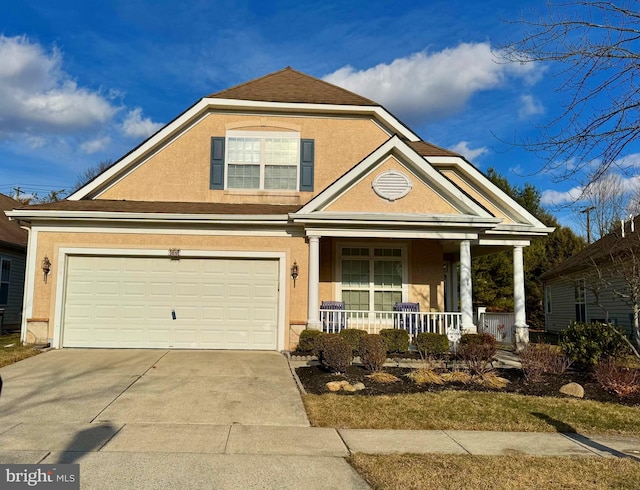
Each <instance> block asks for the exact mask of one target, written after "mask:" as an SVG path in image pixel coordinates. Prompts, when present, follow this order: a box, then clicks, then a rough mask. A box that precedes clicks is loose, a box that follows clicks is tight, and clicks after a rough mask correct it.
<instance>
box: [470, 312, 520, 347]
mask: <svg viewBox="0 0 640 490" xmlns="http://www.w3.org/2000/svg"><path fill="white" fill-rule="evenodd" d="M515 322H516V314H515V313H486V312H483V313H480V314H479V315H478V332H481V333H490V334H491V335H493V336H494V337H495V338H496V341H497V342H500V343H501V344H508V345H511V344H512V343H513V331H514V328H513V325H514V324H515Z"/></svg>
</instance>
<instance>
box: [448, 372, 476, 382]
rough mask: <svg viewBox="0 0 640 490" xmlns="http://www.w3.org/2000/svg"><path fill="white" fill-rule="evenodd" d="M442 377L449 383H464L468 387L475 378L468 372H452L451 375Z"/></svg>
mask: <svg viewBox="0 0 640 490" xmlns="http://www.w3.org/2000/svg"><path fill="white" fill-rule="evenodd" d="M441 377H442V379H443V380H444V381H446V382H447V383H462V384H465V385H466V384H469V383H471V382H472V381H473V376H471V375H470V374H469V373H468V372H466V371H451V372H449V373H442V374H441Z"/></svg>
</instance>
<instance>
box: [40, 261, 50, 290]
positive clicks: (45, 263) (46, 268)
mask: <svg viewBox="0 0 640 490" xmlns="http://www.w3.org/2000/svg"><path fill="white" fill-rule="evenodd" d="M41 267H42V272H44V283H45V284H47V276H48V275H49V272H50V271H51V261H50V260H49V257H47V256H46V255H45V256H44V259H42V264H41Z"/></svg>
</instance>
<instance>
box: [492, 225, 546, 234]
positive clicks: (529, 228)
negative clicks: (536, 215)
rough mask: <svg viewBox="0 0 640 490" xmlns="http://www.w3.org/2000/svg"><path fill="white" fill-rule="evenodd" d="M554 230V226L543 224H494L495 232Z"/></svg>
mask: <svg viewBox="0 0 640 490" xmlns="http://www.w3.org/2000/svg"><path fill="white" fill-rule="evenodd" d="M554 230H555V228H553V227H550V226H544V225H542V227H534V226H528V225H521V224H511V223H501V224H500V225H498V226H496V227H495V229H494V231H495V232H496V233H500V232H506V233H510V232H514V233H521V232H525V233H529V232H533V233H540V234H545V235H546V234H547V233H553V231H554Z"/></svg>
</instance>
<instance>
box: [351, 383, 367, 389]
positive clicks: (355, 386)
mask: <svg viewBox="0 0 640 490" xmlns="http://www.w3.org/2000/svg"><path fill="white" fill-rule="evenodd" d="M353 387H354V388H355V389H356V391H362V390H364V389H365V388H366V386H365V385H364V383H361V382H359V381H358V382H357V383H353Z"/></svg>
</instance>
